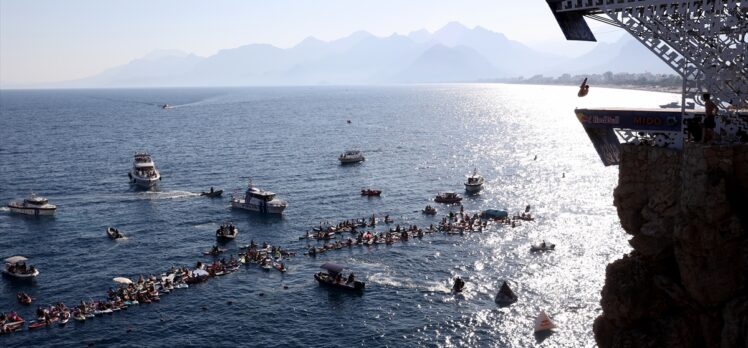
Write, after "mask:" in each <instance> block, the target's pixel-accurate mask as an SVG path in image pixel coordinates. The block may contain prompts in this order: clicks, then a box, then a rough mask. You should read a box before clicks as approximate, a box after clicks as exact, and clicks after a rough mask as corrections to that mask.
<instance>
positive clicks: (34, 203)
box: [8, 193, 57, 216]
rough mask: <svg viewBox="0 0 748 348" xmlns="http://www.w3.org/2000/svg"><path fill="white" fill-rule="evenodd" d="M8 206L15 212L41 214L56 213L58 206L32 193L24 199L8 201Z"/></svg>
mask: <svg viewBox="0 0 748 348" xmlns="http://www.w3.org/2000/svg"><path fill="white" fill-rule="evenodd" d="M8 208H9V209H10V211H12V212H14V213H18V214H26V215H36V216H39V215H54V214H55V210H56V209H57V206H56V205H54V204H49V201H48V200H47V199H46V198H44V197H42V196H37V195H36V194H34V193H32V194H31V197H29V198H26V199H24V200H22V201H13V202H10V203H8Z"/></svg>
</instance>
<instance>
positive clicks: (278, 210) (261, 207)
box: [231, 179, 288, 214]
mask: <svg viewBox="0 0 748 348" xmlns="http://www.w3.org/2000/svg"><path fill="white" fill-rule="evenodd" d="M287 206H288V202H286V201H285V200H282V199H277V198H275V193H273V192H270V191H263V190H261V189H259V188H257V187H255V186H254V185H252V180H251V179H250V180H249V186H248V187H247V191H245V192H244V197H242V196H239V195H236V194H233V195H231V207H232V208H237V209H244V210H249V211H255V212H258V213H264V214H282V213H283V210H284V209H286V207H287Z"/></svg>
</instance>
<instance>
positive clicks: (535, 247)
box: [530, 241, 556, 252]
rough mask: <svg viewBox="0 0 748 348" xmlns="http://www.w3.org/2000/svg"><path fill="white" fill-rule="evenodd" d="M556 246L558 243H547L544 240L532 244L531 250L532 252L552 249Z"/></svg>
mask: <svg viewBox="0 0 748 348" xmlns="http://www.w3.org/2000/svg"><path fill="white" fill-rule="evenodd" d="M555 248H556V244H551V243H546V242H545V241H543V242H542V243H540V244H534V245H532V246H530V251H532V252H538V251H550V250H553V249H555Z"/></svg>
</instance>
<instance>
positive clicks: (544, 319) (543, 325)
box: [535, 310, 556, 332]
mask: <svg viewBox="0 0 748 348" xmlns="http://www.w3.org/2000/svg"><path fill="white" fill-rule="evenodd" d="M555 328H556V323H554V322H553V321H552V320H551V318H550V317H548V314H545V311H542V310H541V311H540V314H538V316H537V317H536V318H535V332H542V331H548V330H553V329H555Z"/></svg>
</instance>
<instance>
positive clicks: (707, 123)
mask: <svg viewBox="0 0 748 348" xmlns="http://www.w3.org/2000/svg"><path fill="white" fill-rule="evenodd" d="M704 107H705V108H706V113H705V114H706V117H704V138H703V141H704V143H711V142H713V141H714V128H715V127H717V104H714V102H713V101H712V97H711V95H709V93H704Z"/></svg>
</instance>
